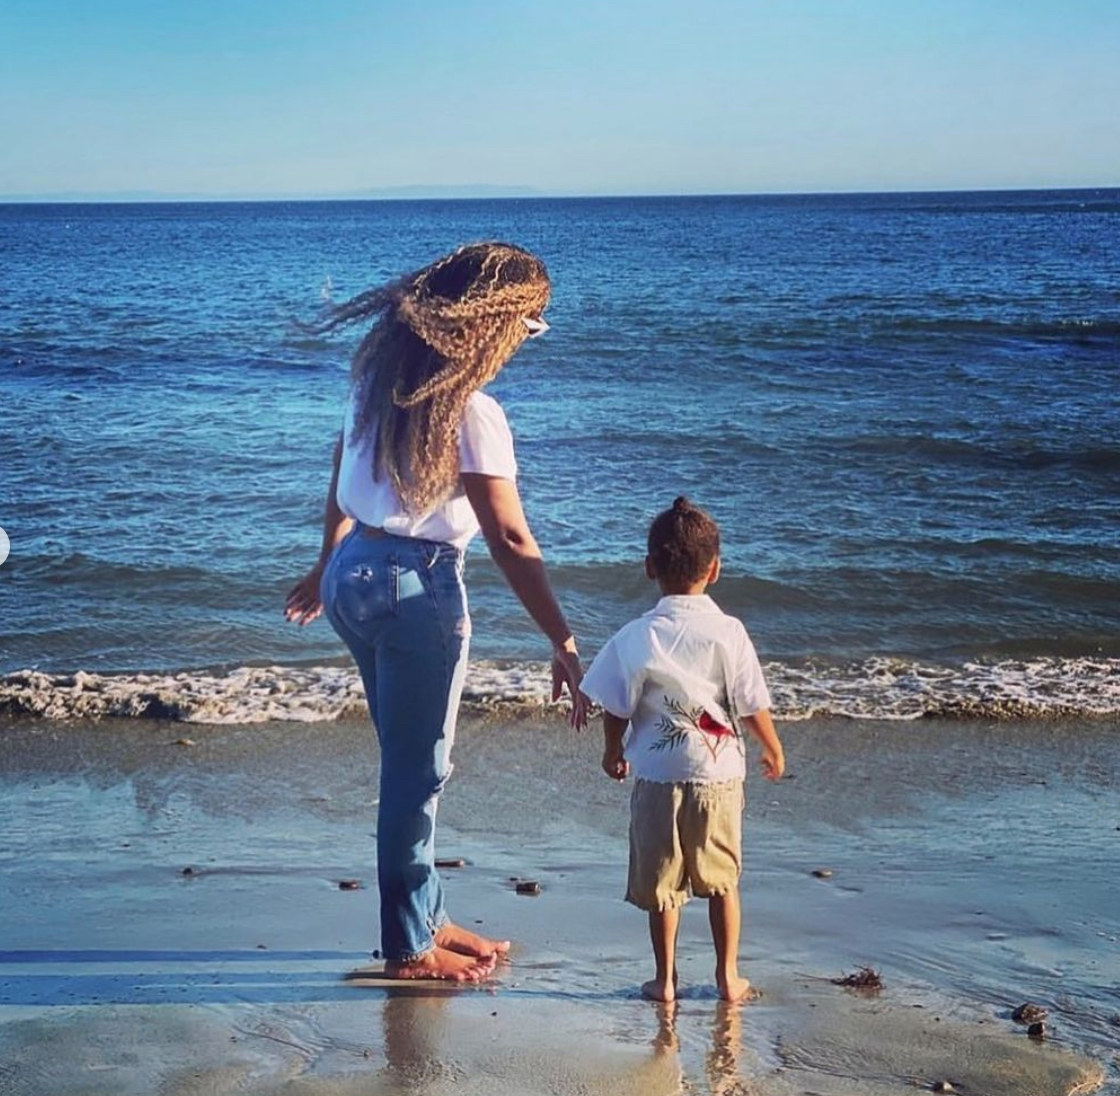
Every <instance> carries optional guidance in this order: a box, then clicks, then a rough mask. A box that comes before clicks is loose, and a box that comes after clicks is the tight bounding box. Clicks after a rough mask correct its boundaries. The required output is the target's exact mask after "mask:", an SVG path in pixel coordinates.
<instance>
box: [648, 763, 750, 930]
mask: <svg viewBox="0 0 1120 1096" xmlns="http://www.w3.org/2000/svg"><path fill="white" fill-rule="evenodd" d="M742 869H743V782H742V780H727V781H723V782H721V783H718V784H662V783H658V782H656V781H652V780H637V781H635V783H634V790H633V792H631V794H630V877H629V880H628V882H627V886H626V901H627V902H632V903H633V904H634V905H635V906H637V907H639V909H643V910H650V911H657V912H662V911H664V910H667V909H675V908H676V907H677V906H681V905H684V903H685V902H687V901H688V898H689V895H692V894H694V895H696V897H697V898H711V897H712V896H713V895H719V894H726V893H727V892H728V891H731V890H734V889H735V888H737V887H738V886H739V875H740V873H741V872H742Z"/></svg>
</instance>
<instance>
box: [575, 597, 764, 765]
mask: <svg viewBox="0 0 1120 1096" xmlns="http://www.w3.org/2000/svg"><path fill="white" fill-rule="evenodd" d="M580 689H581V690H582V691H583V692H584V693H585V694H586V695H587V696H588V697H590V698H591V699H592V700H593V701H595V702H596V703H597V704H599V705H601V706H602V707H603V708H605V709H606V710H607V711H608V712H610V713H611V714H612V715H616V716H618V717H619V718H620V719H626V720H629V723H630V726H629V728H628V729H627V732H626V736H625V738H624V739H623V743H624V747H625V753H626V760H627V761H629V762H630V772H631V774H632V775H633V776H635V777H638V778H640V779H642V780H653V781H658V782H662V783H671V782H676V781H691V782H694V783H711V782H714V781H720V780H739V779H742V778H743V777H744V776H745V775H746V751H745V748H744V743H743V728H742V726H741V725H740V723H739V720H740V719H741V718H743V717H744V716H749V715H754V714H755V713H756V712H760V711H762V710H763V709H766V708H769V707H770V692H769V690H768V689H767V687H766V682H765V680H764V679H763V676H762V667H761V666H760V665H759V662H758V655H757V654H756V653H755V649H754V644H753V643H752V642H751V639H750V636H748V635H747V630H746V628H744V627H743V623H742V621H739V620H736V619H735V617H731V616H728V615H727V614H726V613H724V612H723V610H722V609H720V607H719V606H718V605H716V603H715V602H714V601H712V599H711V598H710V597H708V596H707V595H706V594H673V595H669V596H667V597H663V598H662V599H661V600H660V601H659V602H658V603H657V604H656V605H655V606H654V607H653V608H652V609H651V610H650V611H649V612H647V613H644V614H643V615H642V616H640V617H639V618H638V619H637V620H633V621H631V622H630V623H629V624H627V625H625V627H623V628H621V629H620V630H619V631H618V632H617V633H616V634H615V635H614V636H613V637H612V638H611V639H610V640H609V641H608V642H607V645H606V646H605V647H604V648H603V649H602V650H601V651H600V652H599V653H598V654H597V655H596V656H595V659H594V661H593V662H592V663H591V666H590V668H589V669H588V671H587V674H586V676H585V677H584V679H583V681H582V682H581V683H580Z"/></svg>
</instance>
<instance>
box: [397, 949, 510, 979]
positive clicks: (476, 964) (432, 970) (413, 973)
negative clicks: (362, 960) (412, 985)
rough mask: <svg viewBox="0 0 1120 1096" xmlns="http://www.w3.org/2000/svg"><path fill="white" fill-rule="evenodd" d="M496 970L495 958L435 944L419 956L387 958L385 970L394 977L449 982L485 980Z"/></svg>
mask: <svg viewBox="0 0 1120 1096" xmlns="http://www.w3.org/2000/svg"><path fill="white" fill-rule="evenodd" d="M493 970H494V959H493V958H492V957H491V958H489V959H483V958H481V957H480V956H477V955H460V954H459V952H457V951H450V950H448V949H447V948H441V947H438V946H437V947H434V948H432V950H431V951H429V952H426V953H425V954H424V955H421V956H420V958H419V959H413V960H411V961H409V962H405V961H403V960H399V959H387V960H386V961H385V973H386V975H387V976H388V977H390V978H439V979H442V980H444V981H448V982H481V981H482V980H483V979H484V978H486V977H488V976H489V975H490V974H491V973H492V971H493Z"/></svg>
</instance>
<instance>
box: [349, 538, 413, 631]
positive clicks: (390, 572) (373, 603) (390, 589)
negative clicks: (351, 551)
mask: <svg viewBox="0 0 1120 1096" xmlns="http://www.w3.org/2000/svg"><path fill="white" fill-rule="evenodd" d="M399 571H400V568H399V565H398V563H397V560H396V557H394V556H390V557H388V558H386V559H379V560H376V561H373V562H367V561H357V560H355V561H353V562H349V561H348V562H346V563H344V564H343V566H342V567H341V568H340V570H339V574H338V576H337V578H336V585H335V610H336V611H337V612H338V615H339V616H340V617H342V619H343V620H344V621H345V622H346V623H347V624H349V625H350V627H351V628H354V629H355V630H360V629H361V628H362V626H363V625H367V624H371V623H373V622H374V621H377V620H383V619H385V618H386V617H391V616H395V615H396V612H397V603H398V591H397V583H398V574H399Z"/></svg>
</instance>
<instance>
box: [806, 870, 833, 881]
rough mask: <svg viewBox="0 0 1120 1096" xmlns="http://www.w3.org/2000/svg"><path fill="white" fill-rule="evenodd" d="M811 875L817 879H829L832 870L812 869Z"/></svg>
mask: <svg viewBox="0 0 1120 1096" xmlns="http://www.w3.org/2000/svg"><path fill="white" fill-rule="evenodd" d="M811 874H812V875H813V876H814V877H815V878H817V879H831V878H832V869H831V868H814V869H813V871H812V873H811Z"/></svg>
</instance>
